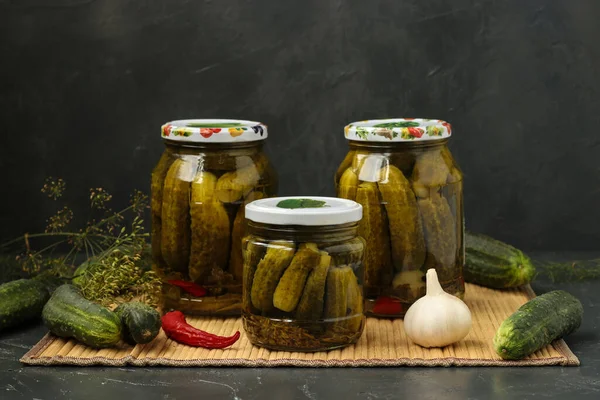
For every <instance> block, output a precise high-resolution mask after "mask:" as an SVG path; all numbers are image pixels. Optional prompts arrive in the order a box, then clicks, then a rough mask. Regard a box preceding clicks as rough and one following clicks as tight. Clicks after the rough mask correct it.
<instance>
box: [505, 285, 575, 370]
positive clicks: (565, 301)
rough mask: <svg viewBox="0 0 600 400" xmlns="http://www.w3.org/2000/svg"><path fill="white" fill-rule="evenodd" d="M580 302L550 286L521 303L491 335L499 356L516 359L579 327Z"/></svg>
mask: <svg viewBox="0 0 600 400" xmlns="http://www.w3.org/2000/svg"><path fill="white" fill-rule="evenodd" d="M582 318H583V306H582V305H581V303H580V302H579V300H577V299H576V298H575V297H574V296H572V295H571V294H569V293H567V292H565V291H563V290H554V291H552V292H548V293H545V294H543V295H541V296H538V297H536V298H534V299H532V300H530V301H528V302H527V303H525V304H523V305H522V306H521V307H520V308H519V309H518V310H517V311H516V312H515V313H514V314H513V315H511V316H510V317H508V318H507V319H506V320H504V322H502V325H500V328H498V331H497V332H496V335H495V336H494V349H495V350H496V352H497V353H498V355H500V357H502V358H504V359H507V360H518V359H521V358H524V357H527V356H528V355H529V354H531V353H534V352H536V351H537V350H539V349H541V348H542V347H544V346H546V345H548V344H550V343H551V342H552V341H553V340H556V339H559V338H561V337H563V336H566V335H568V334H570V333H573V332H574V331H576V330H577V328H579V326H580V325H581V319H582Z"/></svg>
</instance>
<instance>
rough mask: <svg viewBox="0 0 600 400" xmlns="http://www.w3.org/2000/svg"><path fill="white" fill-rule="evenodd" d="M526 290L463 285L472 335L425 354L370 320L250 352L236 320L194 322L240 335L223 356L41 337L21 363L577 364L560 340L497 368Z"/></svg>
mask: <svg viewBox="0 0 600 400" xmlns="http://www.w3.org/2000/svg"><path fill="white" fill-rule="evenodd" d="M532 297H535V294H534V293H533V291H532V290H531V288H530V287H526V288H523V289H514V290H509V291H498V290H492V289H487V288H483V287H480V286H475V285H470V284H467V288H466V299H465V302H466V303H467V305H468V306H469V308H470V309H471V313H472V316H473V329H472V330H471V332H470V333H469V335H468V336H467V337H466V339H465V340H463V341H461V342H459V343H456V344H454V345H452V346H448V347H445V348H443V349H424V348H421V347H419V346H417V345H415V344H413V343H412V342H411V341H410V339H408V338H407V336H406V334H405V333H404V329H403V326H402V320H380V319H375V318H368V319H367V325H366V328H365V332H364V333H363V335H362V337H361V338H360V340H359V341H358V343H356V344H355V345H353V346H349V347H346V348H344V349H340V350H332V351H329V352H318V353H298V352H294V353H291V352H284V351H269V350H267V349H263V348H260V347H255V346H253V345H252V344H250V342H249V341H248V338H247V337H246V335H245V334H244V332H243V329H242V323H241V320H240V319H239V318H193V317H188V322H189V323H191V324H192V325H194V326H196V327H197V328H199V329H204V330H207V331H209V332H211V333H216V334H220V335H231V334H232V333H233V332H235V331H236V330H239V331H240V332H242V336H241V338H240V340H239V341H238V342H237V343H235V344H234V345H233V346H232V347H230V348H228V349H224V350H207V349H202V348H193V347H188V346H184V345H180V344H177V343H175V342H173V341H172V340H170V339H168V338H167V337H166V336H165V334H164V333H163V332H162V331H161V332H160V334H159V336H158V337H157V338H156V339H155V340H154V341H153V342H151V343H149V344H146V345H137V346H135V347H133V346H128V345H125V344H122V345H120V346H119V347H118V348H110V349H102V350H95V349H91V348H89V347H86V346H84V345H81V344H78V343H77V342H76V341H74V340H65V339H61V338H57V337H55V336H53V335H51V334H47V335H46V336H44V337H43V338H42V340H41V341H40V342H39V343H38V344H36V345H35V346H34V347H33V348H32V349H31V350H30V351H29V352H27V354H25V355H24V356H23V358H21V362H23V363H25V364H32V365H81V366H89V365H108V366H124V365H135V366H172V367H191V366H198V367H200V366H201V367H206V366H229V367H233V366H236V367H275V366H295V367H375V366H427V367H434V366H435V367H438V366H443V367H448V366H542V365H563V366H566V365H571V366H573V365H575V366H576V365H579V360H578V359H577V357H576V356H575V355H574V354H573V353H572V352H571V350H570V349H569V347H568V346H567V345H566V343H565V342H564V341H563V340H557V341H555V342H554V343H552V344H551V345H549V346H547V347H546V348H544V349H542V350H540V351H538V352H536V353H535V354H532V355H531V356H529V357H528V358H526V359H524V360H520V361H503V360H502V359H501V358H500V357H499V356H498V355H496V353H495V352H494V349H493V347H492V338H493V337H494V333H495V332H496V330H497V328H498V327H499V326H500V323H501V322H502V321H503V320H504V319H505V318H506V317H508V316H509V315H510V314H512V313H513V312H514V311H515V310H516V309H517V308H518V307H519V306H521V305H522V304H523V303H525V302H526V301H527V300H528V299H530V298H532Z"/></svg>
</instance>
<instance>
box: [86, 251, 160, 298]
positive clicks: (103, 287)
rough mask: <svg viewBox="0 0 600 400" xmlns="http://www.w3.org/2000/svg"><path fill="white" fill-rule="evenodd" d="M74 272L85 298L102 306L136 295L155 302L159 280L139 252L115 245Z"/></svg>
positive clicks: (158, 296) (158, 291)
mask: <svg viewBox="0 0 600 400" xmlns="http://www.w3.org/2000/svg"><path fill="white" fill-rule="evenodd" d="M77 271H78V272H76V274H78V275H77V283H78V285H79V286H80V287H81V292H82V294H83V296H84V297H85V298H87V299H88V300H92V301H95V302H98V303H101V304H103V305H105V306H110V305H113V304H116V303H120V302H125V301H130V300H132V299H134V298H135V299H136V300H138V301H141V302H144V303H146V304H150V305H153V306H156V305H157V304H158V301H159V298H160V291H161V281H160V278H159V277H158V275H156V274H155V273H154V272H153V271H151V270H149V269H148V266H147V265H146V264H145V263H144V262H143V257H142V254H141V252H134V253H133V254H128V252H127V251H124V250H123V249H119V248H117V249H114V250H113V251H111V252H110V253H109V254H107V255H105V256H104V257H102V258H101V259H99V260H88V262H87V263H85V264H83V267H81V268H78V270H77Z"/></svg>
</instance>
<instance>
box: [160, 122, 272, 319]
mask: <svg viewBox="0 0 600 400" xmlns="http://www.w3.org/2000/svg"><path fill="white" fill-rule="evenodd" d="M161 133H162V139H163V141H164V143H165V151H164V153H163V155H162V156H161V158H160V160H159V162H158V164H157V166H156V167H155V168H154V171H153V172H152V199H151V213H152V257H153V267H154V270H155V271H156V272H157V273H158V274H159V276H160V277H161V278H162V280H163V282H164V284H163V303H164V304H163V305H164V308H165V309H176V310H180V311H183V312H185V313H188V314H199V315H239V314H240V312H241V300H242V297H241V296H242V278H243V260H242V251H241V240H242V237H243V236H244V235H245V233H246V222H245V215H244V205H245V204H247V203H249V202H251V201H253V200H255V199H260V198H266V197H271V196H273V195H274V194H275V193H276V191H277V175H276V173H275V171H274V170H273V168H272V166H271V164H270V163H269V160H268V158H267V156H266V155H265V153H264V151H263V144H264V142H265V139H266V138H267V128H266V126H264V125H263V124H261V123H259V122H252V121H242V120H181V121H173V122H170V123H167V124H165V125H163V127H162V129H161Z"/></svg>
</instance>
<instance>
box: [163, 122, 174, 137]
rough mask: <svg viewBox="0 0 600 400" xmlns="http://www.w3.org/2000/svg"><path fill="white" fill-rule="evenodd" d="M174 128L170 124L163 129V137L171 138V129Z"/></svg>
mask: <svg viewBox="0 0 600 400" xmlns="http://www.w3.org/2000/svg"><path fill="white" fill-rule="evenodd" d="M172 128H173V127H172V126H171V125H169V124H167V125H165V126H164V127H163V136H170V135H171V129H172Z"/></svg>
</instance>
